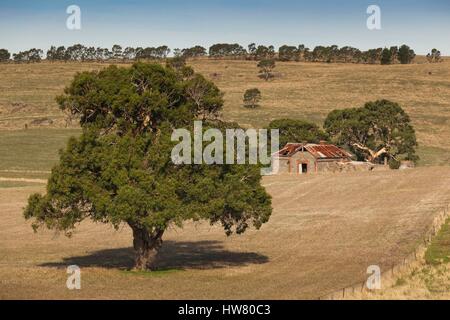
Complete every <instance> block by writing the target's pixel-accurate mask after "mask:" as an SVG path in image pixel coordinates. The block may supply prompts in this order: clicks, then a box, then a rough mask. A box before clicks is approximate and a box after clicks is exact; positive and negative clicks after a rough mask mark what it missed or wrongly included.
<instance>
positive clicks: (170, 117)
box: [24, 63, 272, 270]
mask: <svg viewBox="0 0 450 320" xmlns="http://www.w3.org/2000/svg"><path fill="white" fill-rule="evenodd" d="M194 79H195V77H194ZM201 81H202V82H203V81H206V80H205V79H202V80H201ZM209 85H210V88H214V85H213V84H209ZM187 87H189V80H185V79H184V78H183V77H181V76H180V75H179V74H178V73H177V71H176V70H174V69H173V68H170V67H163V66H161V65H157V64H145V63H136V64H134V65H133V66H132V67H131V68H118V67H116V66H110V67H108V68H106V69H104V70H101V71H93V72H83V73H79V74H77V75H76V76H75V78H74V80H73V81H72V83H71V84H70V86H69V87H68V88H66V89H65V93H64V95H62V96H60V97H58V99H57V101H58V103H59V106H60V107H61V108H62V109H63V110H65V111H66V112H68V113H70V114H73V115H76V116H77V117H79V119H80V124H81V126H82V128H83V131H82V135H81V137H79V138H71V139H70V141H69V142H68V145H67V147H66V149H65V150H63V151H61V153H60V161H59V164H58V165H56V166H55V167H54V168H53V170H52V173H51V177H50V178H49V181H48V185H47V193H46V194H45V195H41V194H34V195H32V196H31V197H30V198H29V201H28V206H27V207H26V209H25V211H24V216H25V218H26V219H32V220H33V228H35V230H37V228H39V227H40V226H45V227H47V228H49V229H55V230H59V231H63V232H65V233H66V234H67V235H71V234H72V232H73V230H74V229H75V227H76V225H77V224H78V223H80V222H81V221H83V220H84V219H91V220H93V221H97V222H103V223H108V224H111V225H112V226H114V227H115V228H119V226H121V225H122V224H127V225H128V226H129V227H130V228H131V229H132V231H133V246H134V249H135V252H136V259H135V268H137V269H141V270H147V269H151V268H154V267H155V264H154V262H155V257H156V254H157V252H158V250H159V248H160V247H161V245H162V237H163V234H164V232H165V230H166V229H167V228H168V227H169V226H178V227H182V225H183V222H184V221H187V220H194V221H197V220H207V221H209V222H210V223H211V224H216V223H219V224H221V225H222V227H223V228H224V231H225V233H226V234H227V235H230V234H232V233H233V232H235V233H238V234H240V233H243V232H245V231H246V230H247V228H249V227H250V226H254V227H256V228H259V227H261V225H262V224H263V223H265V222H267V221H268V219H269V216H270V214H271V210H272V209H271V198H270V196H269V195H268V194H267V193H266V191H265V189H264V188H263V187H262V186H261V184H260V180H261V175H260V170H259V167H258V166H256V165H219V164H213V165H187V164H180V165H175V164H174V163H173V162H172V160H171V150H172V149H173V147H174V145H175V144H176V142H174V141H172V139H171V134H172V132H173V129H174V128H186V129H188V130H189V131H190V132H192V122H193V120H194V119H196V117H197V115H198V108H197V105H196V104H195V102H194V101H193V99H192V97H191V96H190V95H189V94H188V93H187V89H186V88H187ZM207 94H208V95H210V97H209V98H208V99H210V98H211V99H212V96H213V95H216V99H217V101H219V100H220V99H221V96H220V92H219V91H218V90H212V91H208V92H207ZM221 126H222V128H225V127H227V126H230V125H229V124H226V123H222V124H221ZM207 127H208V125H207V124H206V125H205V129H206V128H207Z"/></svg>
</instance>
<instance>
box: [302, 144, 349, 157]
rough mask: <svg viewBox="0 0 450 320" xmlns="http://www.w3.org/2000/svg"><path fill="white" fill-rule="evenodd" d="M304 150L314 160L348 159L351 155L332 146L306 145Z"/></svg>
mask: <svg viewBox="0 0 450 320" xmlns="http://www.w3.org/2000/svg"><path fill="white" fill-rule="evenodd" d="M305 149H306V150H307V151H308V152H309V153H311V154H312V155H313V156H314V157H315V158H320V159H341V158H350V157H351V156H352V155H351V154H350V153H348V152H347V151H345V150H342V149H341V148H338V147H336V146H335V145H333V144H307V145H305Z"/></svg>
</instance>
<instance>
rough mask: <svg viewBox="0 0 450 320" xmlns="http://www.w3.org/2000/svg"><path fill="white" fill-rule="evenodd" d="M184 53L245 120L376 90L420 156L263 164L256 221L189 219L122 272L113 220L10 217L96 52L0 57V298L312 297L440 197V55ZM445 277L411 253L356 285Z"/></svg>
mask: <svg viewBox="0 0 450 320" xmlns="http://www.w3.org/2000/svg"><path fill="white" fill-rule="evenodd" d="M190 64H191V65H192V66H193V67H194V68H195V70H196V71H198V72H201V73H203V74H204V75H205V76H207V77H208V78H210V79H212V80H213V81H214V82H215V83H216V84H217V85H218V86H219V88H220V89H221V90H222V91H223V92H224V93H225V96H224V97H225V107H224V110H223V114H222V116H223V118H224V119H226V120H234V121H237V122H239V123H240V124H242V125H244V126H248V127H261V126H264V125H266V124H268V123H269V122H270V121H271V120H273V119H276V118H282V117H289V118H298V119H307V120H310V121H314V122H316V123H319V124H321V123H322V121H323V119H324V118H325V117H326V115H327V113H328V112H329V111H331V110H333V109H335V108H346V107H355V106H361V105H362V104H363V103H364V102H366V101H370V100H375V99H381V98H385V99H390V100H393V101H396V102H399V103H400V104H401V105H402V106H403V107H404V108H405V109H406V111H407V112H408V113H409V114H410V116H411V118H412V120H413V123H414V125H415V128H416V131H417V136H418V139H419V143H420V145H421V146H420V148H419V155H420V156H421V158H422V160H421V162H420V164H421V167H419V168H417V169H414V170H410V171H387V172H370V173H369V172H367V173H353V174H340V175H319V176H311V177H302V178H299V177H266V178H265V180H264V184H265V186H266V187H267V190H268V191H269V192H270V193H271V194H272V195H273V197H274V198H273V206H274V212H273V216H272V217H271V219H270V221H269V223H267V224H266V225H264V226H263V227H262V229H261V230H260V231H254V230H252V231H250V232H248V233H246V234H245V235H243V236H233V237H230V238H227V237H226V236H225V235H224V234H223V231H222V230H220V228H218V227H215V226H209V225H208V224H206V223H198V224H192V223H188V224H186V226H185V228H184V229H182V230H181V229H171V230H169V231H168V232H167V234H166V235H165V237H164V238H165V243H164V246H163V250H162V252H161V255H160V261H159V267H160V270H159V271H156V272H153V273H134V272H130V271H128V270H129V268H130V266H131V264H132V250H131V248H130V247H131V234H130V231H129V230H128V228H127V227H124V228H123V229H121V230H119V231H114V230H112V229H111V228H110V227H109V226H105V225H96V224H93V223H90V222H85V223H82V224H81V225H80V227H79V228H78V230H77V232H76V234H75V235H74V236H73V238H71V239H67V238H65V237H63V236H62V235H60V236H58V235H55V234H54V233H53V232H50V231H44V230H43V232H40V233H37V234H34V233H33V231H32V229H31V227H30V223H28V222H25V221H24V219H23V217H22V210H23V207H24V206H25V204H26V199H27V197H28V196H29V195H30V194H31V193H33V192H37V191H39V192H44V191H45V179H46V178H47V177H48V175H49V173H50V170H51V167H52V166H53V165H54V164H55V163H56V162H57V160H58V149H60V148H62V147H64V145H65V143H66V141H67V139H68V137H69V136H72V135H77V134H79V132H80V130H79V129H78V128H77V127H76V125H75V124H73V125H72V126H70V127H69V128H66V127H65V125H66V123H65V118H64V115H63V114H62V113H61V112H60V111H59V110H58V108H57V106H56V103H55V101H54V98H55V96H56V95H58V94H61V93H62V90H63V88H64V87H65V86H66V85H68V84H69V83H70V80H71V79H72V77H73V75H74V74H75V73H76V72H79V71H84V70H97V69H100V68H103V67H105V66H106V64H101V63H90V64H87V63H45V62H44V63H39V64H22V65H16V64H0V218H1V219H0V299H5V298H8V299H9V298H27V299H37V298H48V299H54V298H63V299H64V298H68V299H78V298H90V299H91V298H137V299H143V298H150V299H153V298H161V299H163V298H190V299H197V298H198V299H207V298H211V299H213V298H224V299H241V298H242V299H245V298H248V299H262V298H272V299H285V298H286V299H287V298H289V299H297V298H308V299H310V298H318V297H319V296H322V295H325V294H327V293H330V292H332V291H334V290H337V289H340V288H342V287H345V286H348V285H350V284H352V283H356V282H360V281H362V280H363V279H365V278H366V277H367V275H366V269H367V267H368V266H369V265H372V264H378V265H380V267H381V268H382V270H383V268H389V267H391V266H392V265H394V264H396V263H397V262H399V261H401V260H402V259H403V258H404V257H405V256H406V255H407V254H409V253H410V252H411V251H412V250H413V249H414V248H415V247H416V246H417V245H418V243H419V242H420V241H421V238H422V236H423V234H424V233H425V230H426V229H427V228H428V226H429V225H430V223H431V221H432V220H433V217H434V216H435V214H436V213H437V212H438V211H439V210H440V209H441V208H443V207H444V206H446V205H447V204H449V203H450V167H449V166H448V165H449V164H450V140H449V139H448V138H449V137H450V61H449V60H446V61H445V62H444V63H440V64H426V63H419V64H413V65H406V66H402V65H393V66H371V65H351V64H320V63H317V64H311V63H278V64H277V68H276V73H277V77H276V79H275V80H273V81H269V82H265V81H263V80H261V79H259V78H258V77H257V68H256V62H252V61H218V60H194V61H191V62H190ZM252 87H257V88H259V89H260V90H261V91H262V96H263V100H262V106H261V108H258V109H255V110H249V109H246V108H244V107H243V106H242V96H243V93H244V91H245V90H246V89H248V88H252ZM25 125H27V127H28V129H27V130H25V129H24V128H25ZM438 165H444V166H441V167H439V166H438ZM70 264H77V265H79V266H80V267H81V268H82V290H79V291H70V290H67V289H66V286H65V282H66V278H67V274H66V269H65V268H66V267H67V266H68V265H70ZM449 277H450V273H449V271H448V264H444V265H441V266H438V267H434V266H424V267H423V268H421V269H419V270H417V271H416V272H415V273H413V274H411V275H407V276H405V278H404V279H400V280H399V283H398V285H397V286H394V287H392V288H386V289H385V290H383V291H382V292H379V293H377V294H376V295H373V296H370V297H365V298H446V297H447V298H448V291H449V290H448V288H449V286H450V285H449V283H448V279H450V278H449ZM446 279H447V280H446ZM445 281H447V282H445ZM429 288H432V289H433V288H435V289H436V288H437V289H436V290H434V291H433V290H429ZM443 288H444V289H443ZM446 288H447V289H446Z"/></svg>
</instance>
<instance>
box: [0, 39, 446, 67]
mask: <svg viewBox="0 0 450 320" xmlns="http://www.w3.org/2000/svg"><path fill="white" fill-rule="evenodd" d="M170 53H171V50H170V49H169V47H168V46H166V45H163V46H159V47H146V48H143V47H136V48H134V47H125V48H122V46H120V45H114V46H113V47H112V48H111V49H109V48H102V47H97V48H96V47H87V46H84V45H81V44H75V45H73V46H70V47H67V48H66V47H64V46H60V47H56V46H52V47H51V48H50V49H49V50H48V51H47V52H46V55H45V58H44V52H43V50H41V49H35V48H33V49H30V50H27V51H22V52H19V53H16V54H13V55H12V61H14V62H18V63H21V62H39V61H41V60H42V59H46V60H48V61H133V60H140V59H147V60H156V59H165V58H167V57H168V56H169V54H170ZM173 56H175V57H182V58H185V59H189V58H198V57H209V58H211V59H242V60H256V61H260V60H264V59H275V60H279V61H305V62H327V63H335V62H340V63H366V64H392V63H402V64H408V63H411V62H412V61H413V60H414V58H415V56H416V54H415V52H414V50H412V49H411V48H410V47H409V46H407V45H402V46H400V47H396V46H395V47H390V48H377V49H370V50H366V51H361V50H359V49H357V48H354V47H350V46H345V47H341V48H339V47H338V46H337V45H332V46H316V47H315V48H313V49H309V48H308V47H306V46H305V45H299V46H290V45H283V46H281V47H280V48H278V51H277V50H276V49H275V47H274V46H272V45H270V46H265V45H256V44H255V43H252V44H250V45H248V46H247V48H244V47H243V46H241V45H239V44H237V43H217V44H214V45H212V46H211V47H209V49H208V50H207V49H206V48H204V47H202V46H199V45H197V46H194V47H191V48H185V49H178V48H177V49H174V50H173ZM439 59H440V52H439V51H438V50H436V49H433V51H432V53H430V54H429V60H430V62H431V61H436V60H439ZM7 61H11V54H10V53H9V52H8V50H6V49H0V62H7Z"/></svg>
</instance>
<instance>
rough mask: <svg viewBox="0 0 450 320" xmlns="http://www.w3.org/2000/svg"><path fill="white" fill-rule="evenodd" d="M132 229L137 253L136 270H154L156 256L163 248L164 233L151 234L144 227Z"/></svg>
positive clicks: (133, 227) (155, 232)
mask: <svg viewBox="0 0 450 320" xmlns="http://www.w3.org/2000/svg"><path fill="white" fill-rule="evenodd" d="M130 227H131V229H132V230H133V247H134V251H135V260H134V269H135V270H141V271H146V270H152V269H154V267H155V265H154V263H155V260H156V255H157V254H158V251H159V249H160V248H161V245H162V235H163V233H164V231H161V230H156V231H154V232H149V231H148V230H147V229H145V228H142V227H137V226H130Z"/></svg>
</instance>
